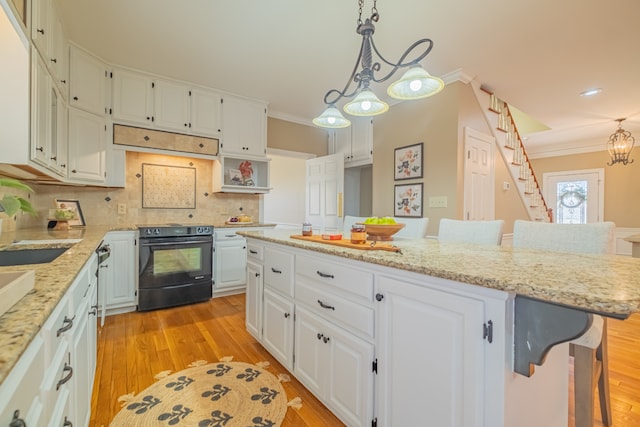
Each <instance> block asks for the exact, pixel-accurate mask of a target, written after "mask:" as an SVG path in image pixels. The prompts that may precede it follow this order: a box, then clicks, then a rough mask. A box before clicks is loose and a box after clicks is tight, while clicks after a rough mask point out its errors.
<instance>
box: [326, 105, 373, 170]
mask: <svg viewBox="0 0 640 427" xmlns="http://www.w3.org/2000/svg"><path fill="white" fill-rule="evenodd" d="M329 151H330V154H338V153H340V154H342V155H343V157H344V166H345V167H352V166H362V165H369V164H372V163H373V120H372V119H371V118H368V117H365V118H352V119H351V126H349V127H348V128H343V129H335V130H334V131H332V132H331V133H330V134H329Z"/></svg>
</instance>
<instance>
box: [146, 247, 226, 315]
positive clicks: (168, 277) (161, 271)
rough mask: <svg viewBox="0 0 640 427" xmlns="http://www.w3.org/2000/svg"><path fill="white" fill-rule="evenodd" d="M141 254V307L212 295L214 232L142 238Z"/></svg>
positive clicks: (175, 302)
mask: <svg viewBox="0 0 640 427" xmlns="http://www.w3.org/2000/svg"><path fill="white" fill-rule="evenodd" d="M139 254H140V269H139V271H140V276H139V281H138V287H139V290H138V309H139V310H151V309H156V308H162V307H172V306H177V305H183V304H189V303H193V302H199V301H205V300H207V299H209V298H211V290H212V270H213V266H212V254H213V238H212V236H193V237H167V238H164V237H161V238H148V239H146V238H141V239H140V249H139Z"/></svg>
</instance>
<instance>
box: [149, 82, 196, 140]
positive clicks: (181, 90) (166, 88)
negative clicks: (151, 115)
mask: <svg viewBox="0 0 640 427" xmlns="http://www.w3.org/2000/svg"><path fill="white" fill-rule="evenodd" d="M153 106H154V112H155V125H156V127H157V128H160V129H165V130H170V131H176V132H183V133H185V132H189V89H188V88H187V87H185V86H184V85H182V84H179V83H174V82H171V81H166V80H156V82H155V89H154V97H153Z"/></svg>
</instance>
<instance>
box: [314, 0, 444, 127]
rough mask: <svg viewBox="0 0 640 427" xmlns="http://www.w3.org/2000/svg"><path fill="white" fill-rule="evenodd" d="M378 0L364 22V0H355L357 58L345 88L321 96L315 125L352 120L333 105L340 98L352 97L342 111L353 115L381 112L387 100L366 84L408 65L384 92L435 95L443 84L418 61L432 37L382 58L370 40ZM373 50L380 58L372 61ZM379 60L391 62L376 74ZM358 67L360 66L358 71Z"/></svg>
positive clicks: (404, 97)
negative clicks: (395, 59) (393, 58)
mask: <svg viewBox="0 0 640 427" xmlns="http://www.w3.org/2000/svg"><path fill="white" fill-rule="evenodd" d="M376 3H377V0H374V1H373V7H372V8H371V16H370V17H369V18H367V19H366V20H365V21H364V22H363V21H362V8H363V7H364V0H358V21H357V29H356V32H357V33H358V34H360V35H361V36H362V44H361V45H360V52H359V53H358V58H357V59H356V64H355V66H354V68H353V71H352V72H351V76H349V79H348V80H347V84H346V85H345V87H344V89H342V90H338V89H331V90H329V91H328V92H327V93H326V94H325V96H324V103H325V104H326V105H327V109H326V110H325V111H324V113H322V115H320V116H319V117H317V118H315V119H313V123H314V124H315V125H316V126H320V127H326V128H340V127H347V126H349V125H350V124H351V122H350V121H349V120H348V119H346V118H345V117H344V116H343V115H342V114H340V111H338V109H337V108H336V103H337V102H338V101H340V100H341V99H342V98H354V99H353V100H352V101H350V102H348V103H347V104H346V105H345V106H344V111H345V112H346V113H348V114H350V115H352V116H375V115H378V114H382V113H384V112H386V111H387V110H388V109H389V105H387V103H386V102H384V101H381V100H380V99H379V98H378V97H377V96H376V95H375V93H373V92H372V91H371V89H370V88H369V85H370V84H371V82H376V83H382V82H384V81H386V80H388V79H389V78H390V77H391V76H393V75H394V74H395V73H396V71H398V70H399V69H400V68H407V67H408V68H409V70H408V71H407V72H405V73H404V75H403V76H402V78H400V80H398V81H397V82H395V83H393V84H391V85H390V86H389V88H388V89H387V94H388V95H389V96H391V97H392V98H395V99H401V100H409V99H420V98H426V97H428V96H431V95H434V94H436V93H438V92H440V91H441V90H442V89H443V88H444V82H443V81H442V80H441V79H439V78H438V77H434V76H432V75H430V74H429V73H428V72H427V71H425V70H424V69H423V68H422V67H421V66H420V64H419V62H420V61H421V60H422V59H424V58H425V57H426V56H427V55H428V54H429V52H431V49H432V48H433V41H432V40H431V39H420V40H418V41H417V42H415V43H413V44H412V45H411V46H409V48H408V49H407V50H405V51H404V53H403V54H402V55H401V56H400V60H399V61H398V62H396V63H394V62H391V61H388V60H387V59H385V58H384V57H383V56H382V55H381V54H380V52H379V51H378V49H377V48H376V45H375V43H374V42H373V33H374V32H375V26H374V22H378V20H379V19H380V15H379V14H378V9H377V8H376ZM418 46H421V48H422V49H423V50H422V51H421V52H420V53H419V55H418V56H416V58H415V59H413V60H410V61H406V62H405V60H406V57H407V56H408V55H409V54H410V53H411V52H412V51H413V50H414V49H416V48H417V47H418ZM374 53H375V54H376V55H377V57H378V58H379V61H376V62H374V61H373V54H374ZM381 62H382V63H384V64H387V65H389V66H391V67H392V68H391V70H390V71H389V72H388V73H387V74H385V75H383V76H381V77H377V76H376V73H377V72H378V71H380V69H381V67H382V64H381ZM359 67H362V69H361V70H360V71H358V69H359ZM352 83H356V87H355V88H353V90H350V88H351V84H352Z"/></svg>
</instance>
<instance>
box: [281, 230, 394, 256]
mask: <svg viewBox="0 0 640 427" xmlns="http://www.w3.org/2000/svg"><path fill="white" fill-rule="evenodd" d="M289 237H291V238H292V239H298V240H305V241H307V242H315V243H326V244H328V245H334V246H342V247H344V248H351V249H360V250H364V251H389V252H398V253H401V250H400V248H399V247H397V246H394V245H392V244H389V243H382V242H374V241H371V240H367V242H366V243H361V244H358V243H351V240H349V239H341V240H325V239H323V238H322V236H320V235H315V236H303V235H300V234H293V235H291V236H289Z"/></svg>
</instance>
